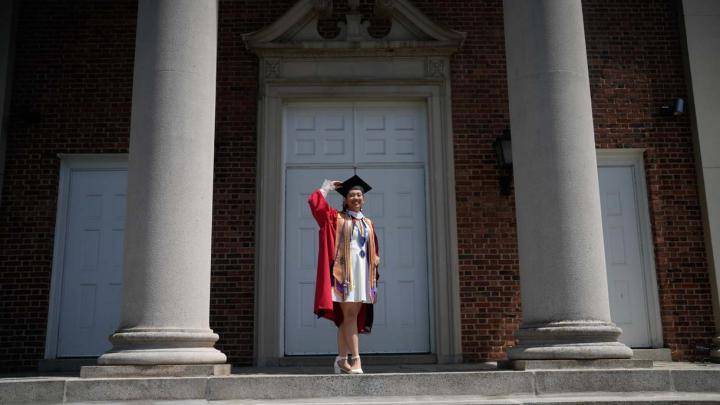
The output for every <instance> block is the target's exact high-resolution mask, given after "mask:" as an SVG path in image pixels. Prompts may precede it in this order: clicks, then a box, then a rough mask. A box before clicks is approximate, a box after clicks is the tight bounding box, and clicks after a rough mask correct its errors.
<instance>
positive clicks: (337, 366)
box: [333, 356, 347, 374]
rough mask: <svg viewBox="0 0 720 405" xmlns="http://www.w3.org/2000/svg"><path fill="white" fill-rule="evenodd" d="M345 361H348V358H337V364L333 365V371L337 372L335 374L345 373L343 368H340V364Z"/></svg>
mask: <svg viewBox="0 0 720 405" xmlns="http://www.w3.org/2000/svg"><path fill="white" fill-rule="evenodd" d="M343 359H344V360H347V357H343V356H337V357H335V362H334V363H333V370H334V371H335V374H341V373H342V372H343V370H342V367H340V364H338V363H339V362H340V361H341V360H343Z"/></svg>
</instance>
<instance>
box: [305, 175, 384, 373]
mask: <svg viewBox="0 0 720 405" xmlns="http://www.w3.org/2000/svg"><path fill="white" fill-rule="evenodd" d="M370 189H371V187H370V186H369V185H368V184H367V183H365V182H364V181H363V180H362V179H361V178H360V177H358V176H353V177H351V178H350V179H348V180H346V181H344V182H339V181H329V180H325V182H324V183H323V185H322V186H321V187H320V188H319V189H317V190H315V192H314V193H312V194H311V195H310V198H309V200H308V203H309V204H310V210H311V211H312V214H313V216H314V217H315V220H316V221H317V223H318V225H319V226H320V243H319V250H318V268H317V279H316V284H315V306H314V311H315V314H316V315H317V316H318V317H324V318H327V319H330V320H332V321H334V322H335V325H336V326H337V327H338V333H337V342H338V356H337V357H336V358H335V363H334V368H335V373H341V372H343V373H348V374H362V368H361V364H360V349H359V336H358V334H361V333H370V330H371V328H372V321H373V311H372V309H373V307H372V306H373V304H375V302H376V301H377V290H376V286H377V284H376V283H377V279H378V277H379V273H378V265H379V263H380V256H379V255H378V253H379V252H378V242H377V236H376V234H375V228H374V226H373V222H372V221H371V220H370V219H369V218H367V217H366V216H364V215H363V213H362V207H363V204H364V197H365V193H367V192H368V191H370ZM331 190H336V191H337V192H339V193H340V194H341V195H342V196H343V198H344V200H343V210H342V211H337V210H336V209H334V208H332V207H330V205H329V204H328V202H327V200H326V197H327V194H328V192H330V191H331ZM348 354H350V361H348V358H347V357H348Z"/></svg>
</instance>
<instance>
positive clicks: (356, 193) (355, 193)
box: [345, 190, 364, 212]
mask: <svg viewBox="0 0 720 405" xmlns="http://www.w3.org/2000/svg"><path fill="white" fill-rule="evenodd" d="M363 203H364V201H363V193H362V190H350V192H349V193H347V196H346V197H345V206H346V207H347V209H349V210H350V211H355V212H358V211H361V210H362V207H363Z"/></svg>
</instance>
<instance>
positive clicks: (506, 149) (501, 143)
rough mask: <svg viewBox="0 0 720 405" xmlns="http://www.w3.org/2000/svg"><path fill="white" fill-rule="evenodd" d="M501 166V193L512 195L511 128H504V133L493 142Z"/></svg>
mask: <svg viewBox="0 0 720 405" xmlns="http://www.w3.org/2000/svg"><path fill="white" fill-rule="evenodd" d="M493 148H494V149H495V153H496V154H497V162H498V167H499V168H500V172H501V174H500V195H504V196H508V195H510V185H511V184H512V143H511V142H510V128H506V129H505V130H503V133H502V135H500V136H499V137H497V138H496V139H495V141H494V142H493Z"/></svg>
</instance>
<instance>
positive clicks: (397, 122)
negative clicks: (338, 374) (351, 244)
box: [285, 103, 430, 355]
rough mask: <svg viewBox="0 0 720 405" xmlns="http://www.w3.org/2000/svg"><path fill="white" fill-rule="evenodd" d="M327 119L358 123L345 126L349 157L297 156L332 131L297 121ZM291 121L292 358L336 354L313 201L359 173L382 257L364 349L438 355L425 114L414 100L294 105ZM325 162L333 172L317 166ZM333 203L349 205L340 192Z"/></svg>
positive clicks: (288, 255) (288, 293)
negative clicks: (317, 297) (323, 295)
mask: <svg viewBox="0 0 720 405" xmlns="http://www.w3.org/2000/svg"><path fill="white" fill-rule="evenodd" d="M326 114H327V115H331V116H338V115H342V116H343V117H345V118H344V119H349V120H350V121H344V123H349V124H350V125H345V126H344V127H343V128H350V131H349V134H348V133H344V132H343V134H344V135H343V136H347V137H346V138H343V139H344V144H346V145H349V146H350V147H349V149H347V150H344V154H343V155H342V157H340V156H339V155H336V156H334V157H331V158H326V157H327V154H324V152H323V153H315V154H306V155H300V156H298V154H297V153H296V152H297V150H298V149H297V148H295V147H294V146H292V145H293V143H296V142H297V140H298V139H300V138H302V137H305V138H313V137H314V141H313V142H314V144H315V145H317V144H318V143H319V142H324V140H325V139H327V137H328V135H327V133H328V131H315V132H312V131H310V130H306V131H305V132H302V131H298V129H297V127H298V126H299V124H297V122H300V120H299V119H297V118H295V117H308V116H313V117H314V118H313V119H309V118H307V119H306V118H303V120H304V121H305V122H307V125H305V126H304V127H307V128H310V127H312V125H310V123H311V122H315V123H318V122H325V121H327V120H326V119H324V118H323V117H324V115H326ZM285 117H286V122H285V124H286V145H287V153H286V159H287V161H286V162H287V163H288V164H291V166H290V167H288V168H287V170H286V190H285V192H286V194H285V219H286V220H285V353H286V354H288V355H300V354H331V353H335V352H336V350H337V341H336V329H335V326H334V324H333V323H332V322H329V321H327V320H324V319H315V317H314V316H313V314H312V310H313V303H314V291H315V290H314V288H315V278H316V266H317V249H318V247H317V243H318V241H317V238H318V234H317V224H316V223H315V220H314V219H313V217H312V215H311V213H310V209H309V207H308V205H307V199H308V196H309V194H310V193H311V192H312V191H314V190H315V189H317V188H318V187H319V186H320V185H321V184H322V181H323V180H324V179H331V180H343V179H346V178H348V177H350V176H352V174H353V173H354V170H355V169H354V168H353V167H356V168H357V169H356V170H357V174H358V175H359V176H361V177H363V178H364V179H365V180H366V181H368V183H369V184H370V185H371V186H372V187H373V189H372V190H371V191H370V192H369V193H368V194H367V195H366V201H365V207H364V209H363V212H364V213H365V214H366V215H367V216H368V217H369V218H371V219H372V220H373V221H374V222H375V227H376V232H377V235H378V239H379V248H380V257H381V264H380V275H381V278H380V280H379V282H378V304H377V305H375V307H374V315H375V318H374V324H373V331H372V333H371V334H370V335H366V336H363V337H362V340H361V347H362V351H363V353H412V352H416V353H425V352H429V351H430V330H429V329H430V326H429V325H430V320H429V317H430V315H429V291H428V267H427V266H428V260H427V256H428V254H427V232H428V229H427V224H426V219H425V216H426V206H425V205H426V193H425V169H424V159H425V157H424V156H425V151H424V144H425V137H426V134H425V132H426V121H425V112H424V108H423V107H422V106H421V105H419V104H414V105H412V104H407V103H406V104H399V103H398V104H397V105H392V104H389V103H375V104H371V103H354V104H353V103H347V104H345V105H344V106H339V107H338V106H335V107H329V104H327V105H325V106H322V105H317V104H315V105H307V106H306V105H292V106H288V107H286V113H285ZM337 127H338V128H339V127H340V126H339V125H338V126H337ZM315 128H318V125H315ZM337 131H338V132H341V131H340V130H337ZM299 132H302V133H301V134H300V135H298V133H299ZM308 142H309V141H308ZM313 142H309V143H313ZM307 150H311V149H310V148H307ZM315 150H316V151H317V150H320V149H317V148H316V149H315ZM316 164H322V165H325V166H327V165H329V166H333V167H331V168H323V169H320V168H312V165H316ZM329 202H330V204H331V205H332V206H334V207H336V208H340V207H341V198H340V195H339V194H338V193H335V192H332V193H330V196H329Z"/></svg>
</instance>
